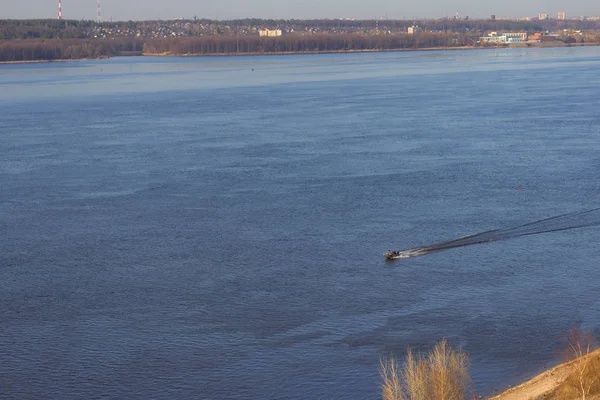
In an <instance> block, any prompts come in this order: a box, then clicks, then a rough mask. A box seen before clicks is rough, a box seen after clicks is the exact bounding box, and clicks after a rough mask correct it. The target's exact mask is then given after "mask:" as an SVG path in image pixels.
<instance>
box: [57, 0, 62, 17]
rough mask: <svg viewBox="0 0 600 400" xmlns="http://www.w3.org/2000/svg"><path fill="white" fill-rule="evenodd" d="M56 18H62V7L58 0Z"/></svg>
mask: <svg viewBox="0 0 600 400" xmlns="http://www.w3.org/2000/svg"><path fill="white" fill-rule="evenodd" d="M58 19H62V7H61V4H60V0H58Z"/></svg>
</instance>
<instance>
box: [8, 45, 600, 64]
mask: <svg viewBox="0 0 600 400" xmlns="http://www.w3.org/2000/svg"><path fill="white" fill-rule="evenodd" d="M585 46H600V43H563V42H548V43H529V44H527V43H520V44H517V45H512V46H489V47H485V46H457V47H422V48H404V49H360V50H325V51H318V50H316V51H278V52H247V53H195V54H189V53H188V54H176V53H169V52H165V53H138V54H119V55H114V56H111V57H98V58H73V59H68V58H61V59H54V60H23V61H0V64H33V63H36V64H37V63H52V62H71V61H86V60H103V59H108V58H116V57H127V56H129V57H244V56H284V55H306V54H357V53H395V52H410V51H440V50H494V49H496V50H498V49H512V48H519V49H530V48H546V47H585Z"/></svg>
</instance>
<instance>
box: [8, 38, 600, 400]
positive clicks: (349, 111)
mask: <svg viewBox="0 0 600 400" xmlns="http://www.w3.org/2000/svg"><path fill="white" fill-rule="evenodd" d="M599 68H600V48H592V47H588V48H573V49H571V48H552V49H512V50H489V51H436V52H406V53H376V54H349V55H303V56H266V57H227V58H224V57H214V58H210V57H206V58H152V57H144V58H116V59H111V60H98V61H82V62H69V63H49V64H30V65H0V398H7V399H8V398H10V399H12V398H18V399H28V398H32V399H33V398H60V399H80V398H86V399H94V398H128V399H147V398H155V399H173V398H177V399H185V398H194V399H198V398H200V399H251V398H260V399H275V398H277V399H337V398H340V399H341V398H344V399H376V398H378V397H379V388H378V383H379V376H378V363H379V359H380V357H384V356H387V355H390V354H395V355H396V356H398V357H402V356H403V354H404V353H405V351H406V348H407V347H408V346H411V347H413V348H416V349H418V350H427V349H428V348H430V347H431V346H432V345H433V344H435V343H436V342H437V341H439V340H440V339H442V338H444V337H445V338H447V339H448V341H449V342H450V343H451V344H452V345H453V346H457V347H459V346H460V347H462V348H464V349H465V350H466V351H467V352H468V353H469V355H470V358H471V363H472V366H471V375H472V378H473V382H474V385H473V386H474V389H475V390H476V391H477V393H478V394H490V393H493V392H494V391H495V390H501V389H503V388H505V387H506V386H507V385H509V384H515V383H518V382H520V381H522V380H524V379H526V378H529V377H531V376H533V375H535V374H536V373H539V372H541V371H542V370H543V369H544V367H545V366H550V365H552V364H553V363H556V362H557V361H558V360H557V357H556V353H555V351H556V350H559V349H560V348H561V347H562V346H563V345H564V343H563V336H564V334H565V333H566V332H567V330H568V329H569V328H570V327H573V326H578V327H581V328H583V329H592V330H595V331H598V330H599V329H600V300H598V299H600V289H599V288H598V287H599V286H598V282H599V279H600V269H599V268H598V260H599V259H600V248H599V247H598V246H597V243H598V242H600V229H599V228H597V227H588V228H582V229H577V230H568V231H563V232H558V233H549V234H544V235H536V236H529V237H522V238H516V239H511V240H507V241H502V242H496V243H489V244H481V245H475V246H469V247H465V248H457V249H452V250H447V251H443V252H439V253H433V254H430V255H426V256H423V257H419V258H415V259H408V260H399V261H397V262H393V263H386V262H385V261H384V258H383V253H384V252H385V251H386V250H388V249H394V250H399V249H403V248H412V247H418V246H422V245H429V244H432V243H438V242H442V241H444V240H449V239H455V238H457V237H459V236H464V235H467V234H472V233H476V232H480V231H484V230H489V229H500V228H509V227H512V226H517V225H520V224H523V223H526V222H530V221H534V220H537V219H541V218H546V217H551V216H553V215H557V214H563V213H567V212H573V211H580V210H586V209H591V208H596V207H598V206H599V202H600V199H599V196H598V195H599V193H600V174H599V173H598V171H599V169H600V133H599V131H598V126H599V125H600V111H599V110H600V76H599V75H598V71H599Z"/></svg>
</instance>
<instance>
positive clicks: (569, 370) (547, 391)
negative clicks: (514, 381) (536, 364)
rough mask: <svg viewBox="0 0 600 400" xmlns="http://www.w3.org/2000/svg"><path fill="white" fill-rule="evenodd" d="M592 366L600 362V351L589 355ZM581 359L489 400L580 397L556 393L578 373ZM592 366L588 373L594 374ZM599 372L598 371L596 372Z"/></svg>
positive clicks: (562, 365)
mask: <svg viewBox="0 0 600 400" xmlns="http://www.w3.org/2000/svg"><path fill="white" fill-rule="evenodd" d="M589 357H590V359H589V360H590V364H592V363H593V364H595V366H597V364H598V363H599V362H600V349H597V350H595V351H593V352H592V353H590V354H589ZM580 361H581V359H575V360H572V361H569V362H566V363H564V364H560V365H557V366H556V367H554V368H552V369H549V370H548V371H545V372H543V373H541V374H539V375H538V376H536V377H534V378H532V379H530V380H528V381H526V382H523V383H522V384H520V385H518V386H515V387H513V388H510V389H508V390H506V391H505V392H502V393H500V394H499V395H497V396H494V397H490V398H489V400H538V399H559V398H560V399H561V400H569V399H571V398H573V399H575V398H581V396H579V397H571V396H569V397H563V396H562V395H557V394H556V391H557V390H558V389H560V387H561V385H565V384H566V381H567V378H569V376H570V375H571V374H574V373H576V367H577V363H578V362H580ZM593 371H594V370H593V369H592V368H591V366H590V367H589V368H588V372H592V373H593ZM596 372H597V371H596ZM586 399H589V400H594V399H600V396H599V395H598V394H596V395H594V396H589V397H587V398H586Z"/></svg>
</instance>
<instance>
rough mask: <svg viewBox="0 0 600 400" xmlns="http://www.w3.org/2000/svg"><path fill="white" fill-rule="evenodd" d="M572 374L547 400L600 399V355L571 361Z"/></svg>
mask: <svg viewBox="0 0 600 400" xmlns="http://www.w3.org/2000/svg"><path fill="white" fill-rule="evenodd" d="M570 363H572V367H571V373H570V374H569V375H568V376H567V379H565V380H564V381H563V382H562V383H561V384H560V385H558V386H557V387H556V389H554V390H553V391H552V392H551V393H550V394H549V395H548V396H546V398H547V399H552V400H574V399H582V400H590V399H592V398H597V397H600V379H599V378H600V353H599V352H594V353H592V354H585V355H583V356H581V357H579V358H578V359H575V360H573V361H571V362H570Z"/></svg>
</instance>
